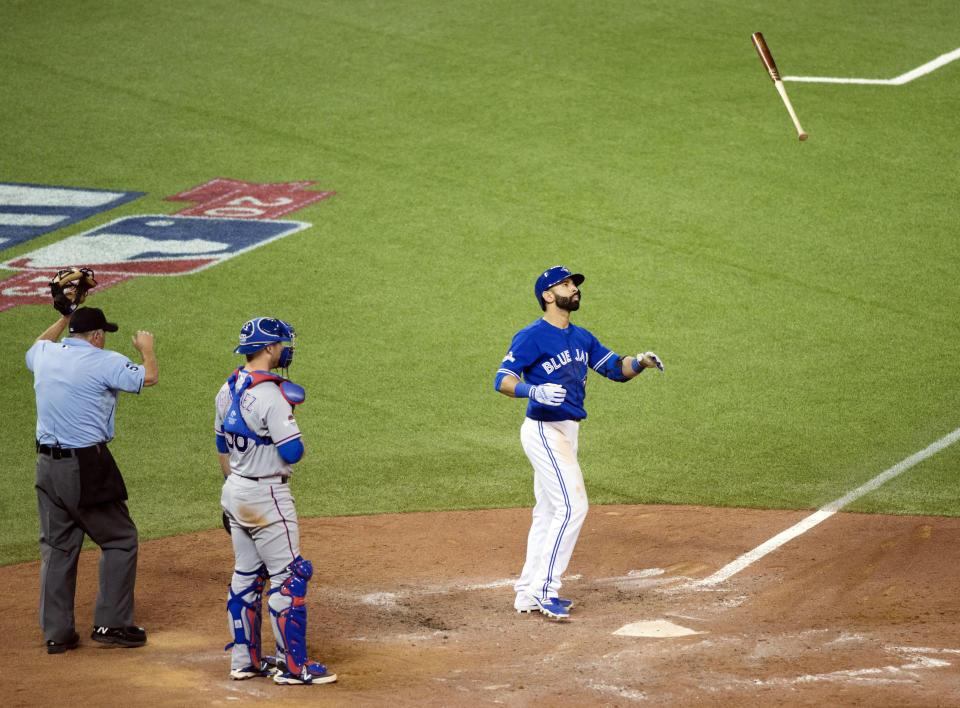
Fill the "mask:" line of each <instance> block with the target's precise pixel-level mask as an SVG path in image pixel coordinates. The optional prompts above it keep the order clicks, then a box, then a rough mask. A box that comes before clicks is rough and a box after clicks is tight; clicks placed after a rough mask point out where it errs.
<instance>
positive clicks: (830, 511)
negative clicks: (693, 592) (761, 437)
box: [694, 428, 960, 587]
mask: <svg viewBox="0 0 960 708" xmlns="http://www.w3.org/2000/svg"><path fill="white" fill-rule="evenodd" d="M957 440H960V428H957V429H956V430H954V431H953V432H952V433H948V434H947V435H944V436H943V437H942V438H940V439H939V440H937V441H936V442H934V443H931V444H930V445H928V446H927V447H925V448H924V449H923V450H921V451H920V452H916V453H914V454H913V455H910V457H908V458H906V459H905V460H902V461H901V462H898V463H897V464H895V465H894V466H893V467H891V468H890V469H888V470H886V471H885V472H881V473H880V474H878V475H877V476H876V477H874V478H873V479H871V480H870V481H869V482H866V483H865V484H862V485H860V486H859V487H857V488H856V489H854V490H852V491H850V492H847V493H846V494H844V495H843V496H842V497H840V498H839V499H836V500H834V501H832V502H830V503H829V504H826V505H824V506H823V507H821V508H820V509H818V510H817V511H815V512H814V513H812V514H811V515H810V516H808V517H807V518H805V519H804V520H803V521H801V522H799V523H797V524H794V525H793V526H791V527H790V528H788V529H787V530H786V531H781V532H780V533H778V534H777V535H776V536H774V537H773V538H771V539H770V540H769V541H765V542H764V543H761V544H760V545H759V546H757V547H756V548H754V549H753V550H752V551H750V552H748V553H744V554H743V555H742V556H740V557H739V558H737V559H736V560H735V561H733V562H732V563H728V564H727V565H725V566H724V567H723V568H721V569H720V570H718V571H717V572H716V573H714V574H713V575H710V576H708V577H706V578H704V579H703V580H699V581H697V582H696V583H694V586H695V587H705V586H710V585H716V584H718V583H722V582H723V581H724V580H727V579H728V578H730V577H731V576H734V575H736V574H737V573H739V572H740V571H741V570H743V569H744V568H746V567H747V566H749V565H751V564H753V562H754V561H757V560H760V559H761V558H763V557H764V556H765V555H767V554H768V553H772V552H773V551H775V550H777V549H778V548H780V546H782V545H783V544H785V543H787V542H788V541H791V540H793V539H794V538H796V537H797V536H799V535H801V534H803V533H806V532H807V531H809V530H810V529H812V528H813V527H814V526H816V525H817V524H819V523H820V522H821V521H825V520H826V519H829V518H830V517H831V516H833V515H834V514H835V513H837V512H838V511H840V509H842V508H843V507H845V506H846V505H847V504H850V503H851V502H853V501H856V500H857V499H859V498H860V497H862V496H863V495H864V494H867V493H868V492H872V491H873V490H874V489H876V488H877V487H879V486H880V485H881V484H883V483H884V482H886V481H887V480H890V479H893V478H894V477H896V476H897V475H899V474H901V473H903V472H905V471H907V470H908V469H910V468H911V467H913V466H914V465H916V464H917V463H918V462H922V461H923V460H925V459H927V458H928V457H930V456H932V455H935V454H937V453H938V452H940V451H941V450H943V449H944V448H946V447H949V446H950V445H952V444H953V443H955V442H956V441H957Z"/></svg>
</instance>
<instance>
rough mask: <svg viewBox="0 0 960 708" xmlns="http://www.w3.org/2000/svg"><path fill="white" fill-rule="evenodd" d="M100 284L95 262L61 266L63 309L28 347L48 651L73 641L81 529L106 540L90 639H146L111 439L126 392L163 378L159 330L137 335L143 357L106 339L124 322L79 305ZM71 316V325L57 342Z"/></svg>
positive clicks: (133, 533) (55, 291) (132, 530)
mask: <svg viewBox="0 0 960 708" xmlns="http://www.w3.org/2000/svg"><path fill="white" fill-rule="evenodd" d="M94 285H96V280H94V277H93V272H92V271H91V270H90V269H89V268H70V269H66V270H61V271H60V272H59V273H57V275H56V276H54V278H53V280H51V281H50V290H51V294H52V296H53V304H54V307H55V308H56V309H57V310H58V311H59V312H60V313H61V314H62V317H60V319H59V320H57V321H56V322H54V323H53V324H52V325H51V326H50V327H48V328H47V329H46V330H45V331H44V332H43V333H42V334H41V335H40V336H39V337H37V339H36V340H35V341H34V343H33V345H32V346H31V347H30V349H29V350H28V351H27V356H26V361H27V368H28V369H30V371H32V372H33V378H34V389H35V391H36V401H37V437H36V447H37V468H36V485H35V486H36V489H37V504H38V508H39V515H40V537H39V541H40V553H41V556H42V559H43V563H42V565H41V566H40V612H39V619H40V627H41V628H42V629H43V634H44V638H45V639H46V646H47V653H48V654H61V653H63V652H66V651H68V650H70V649H76V648H77V646H78V645H79V643H80V635H79V634H77V632H76V629H75V626H74V599H75V598H74V595H75V589H76V581H77V560H78V559H79V556H80V548H81V546H82V545H83V539H84V535H89V536H90V538H91V539H92V540H93V541H94V542H95V543H96V544H97V545H98V546H100V550H101V556H100V585H99V592H98V594H97V604H96V608H95V610H94V627H93V632H92V634H91V635H90V636H91V639H93V640H94V641H95V642H99V643H100V644H103V645H108V646H123V647H139V646H143V645H144V644H145V643H146V641H147V634H146V632H145V631H144V630H143V628H142V627H137V626H136V625H135V624H134V621H133V620H134V581H135V578H136V573H137V550H138V540H137V527H136V526H135V525H134V523H133V520H132V519H131V518H130V513H129V511H128V510H127V505H126V499H127V490H126V487H125V486H124V483H123V477H122V476H121V474H120V470H119V469H118V468H117V463H116V462H115V461H114V459H113V455H112V454H111V453H110V450H109V449H108V448H107V443H109V442H110V441H111V440H113V431H114V414H115V412H116V406H117V397H118V396H119V393H120V391H126V392H128V393H140V392H141V391H142V390H143V388H144V387H145V386H153V385H154V384H155V383H157V379H158V377H159V369H158V365H157V358H156V356H155V355H154V351H153V349H154V339H153V335H152V334H150V333H149V332H145V331H142V330H141V331H138V332H137V333H136V334H134V335H133V336H132V337H131V339H132V340H133V346H134V348H135V349H136V350H137V351H138V352H139V353H140V356H141V357H142V363H140V364H135V363H134V362H132V361H130V359H128V358H127V357H125V356H124V355H123V354H119V353H117V352H114V351H110V350H108V349H106V348H105V344H106V333H107V332H116V331H117V330H118V327H117V325H116V324H114V323H113V322H108V321H107V319H106V317H105V316H104V314H103V311H102V310H100V309H99V308H96V307H80V304H81V303H83V301H84V299H85V298H86V294H87V291H89V289H90V288H92V287H93V286H94ZM68 325H69V327H70V333H69V336H68V337H65V338H64V339H63V341H62V342H59V343H58V340H59V339H60V335H61V334H63V332H64V330H65V329H66V328H67V326H68Z"/></svg>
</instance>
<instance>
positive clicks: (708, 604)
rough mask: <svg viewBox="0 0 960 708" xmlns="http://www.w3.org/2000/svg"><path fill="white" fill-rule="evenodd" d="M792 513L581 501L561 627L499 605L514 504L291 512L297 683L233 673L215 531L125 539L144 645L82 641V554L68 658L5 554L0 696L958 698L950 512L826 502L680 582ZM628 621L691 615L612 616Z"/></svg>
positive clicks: (608, 701)
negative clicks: (306, 682)
mask: <svg viewBox="0 0 960 708" xmlns="http://www.w3.org/2000/svg"><path fill="white" fill-rule="evenodd" d="M807 515H808V513H807V512H777V511H755V510H742V509H725V510H719V509H706V508H699V507H655V506H605V507H593V508H592V509H591V510H590V514H589V515H588V517H587V521H586V524H585V525H584V530H583V533H582V535H581V537H580V542H579V544H578V545H577V549H576V551H575V552H574V556H573V560H572V562H571V565H570V569H569V571H568V574H567V578H566V582H565V584H564V589H563V595H564V596H565V597H569V598H571V599H572V600H574V601H575V603H576V606H575V608H574V609H573V611H572V613H571V614H572V619H571V620H570V621H569V622H566V623H560V622H556V621H551V620H549V619H547V618H545V617H543V616H542V615H518V614H517V613H516V612H514V610H513V607H512V602H513V593H512V588H511V583H512V581H513V579H515V578H516V575H517V573H518V572H519V569H520V565H521V563H522V560H523V555H524V543H525V535H526V530H527V527H528V523H529V517H530V511H529V509H510V510H500V511H475V512H444V513H435V514H402V515H383V516H365V517H353V518H321V519H309V520H305V521H304V522H303V523H302V537H303V540H302V545H303V549H304V555H305V556H306V557H307V558H308V559H310V560H312V561H313V563H314V566H315V568H316V575H315V577H314V581H313V582H311V584H310V586H309V594H308V608H309V627H308V632H307V637H308V645H309V650H310V655H311V658H312V659H314V660H318V661H321V662H323V663H325V664H327V665H328V666H330V668H331V669H332V670H334V671H335V672H336V673H337V674H339V677H340V679H339V681H338V682H337V683H335V684H329V685H323V686H310V687H299V686H276V685H274V684H273V683H272V681H269V680H266V679H251V680H248V681H232V680H230V679H229V677H228V673H227V672H228V658H227V654H226V652H224V651H222V648H223V645H224V644H225V643H226V642H227V641H228V640H229V636H228V630H227V621H226V609H225V596H226V588H227V585H228V583H229V580H230V573H231V563H232V553H231V550H230V544H229V541H228V539H227V536H226V534H224V532H223V531H209V532H204V533H199V534H194V535H190V536H180V537H176V538H170V539H163V540H158V541H149V542H145V543H142V544H141V547H140V563H139V574H138V581H137V622H138V623H140V624H142V625H143V626H144V627H146V628H147V631H148V634H149V640H148V643H147V645H146V646H145V647H143V648H140V649H101V648H99V645H94V643H93V642H92V641H91V640H90V639H89V632H90V627H91V625H92V622H93V602H94V595H95V593H96V580H97V576H96V564H97V560H98V557H99V552H98V551H96V550H94V551H92V552H86V551H85V552H84V553H83V555H82V558H81V568H80V579H79V587H78V593H77V595H78V597H77V599H78V602H77V627H78V631H79V632H80V634H81V644H80V648H79V649H77V650H76V651H71V652H68V653H66V654H60V655H53V656H50V655H48V654H47V653H46V651H45V649H44V647H43V641H42V636H41V634H40V630H39V628H38V626H37V624H36V604H37V596H38V579H39V563H27V564H22V565H18V566H8V567H5V568H0V581H2V585H3V587H4V588H6V597H7V599H6V600H5V601H4V603H3V609H2V611H0V632H2V634H3V636H5V637H7V640H8V641H7V647H8V649H10V650H11V651H12V654H13V657H12V659H13V662H12V666H8V667H7V670H6V671H5V672H4V674H5V675H4V678H3V686H4V696H3V703H4V705H8V706H9V705H17V706H20V705H23V706H27V705H30V706H33V705H66V704H68V703H69V704H73V705H84V706H101V705H103V706H106V705H114V706H115V705H119V704H120V703H122V704H125V705H147V704H149V705H152V706H197V705H223V706H227V705H229V706H233V705H244V704H253V703H257V704H265V705H270V704H274V703H276V704H278V705H279V704H280V703H281V702H283V703H284V704H286V705H290V704H291V701H293V700H296V701H297V703H301V702H302V703H308V704H311V705H346V704H349V705H351V706H375V705H384V704H390V705H392V706H406V705H410V706H413V705H438V706H439V705H444V706H446V705H487V704H491V705H493V704H497V705H513V706H521V705H611V706H627V705H642V704H647V705H658V706H659V705H681V704H689V703H697V704H699V705H744V704H762V705H818V706H819V705H830V706H835V705H897V706H956V705H960V635H958V627H960V588H958V585H960V583H958V569H960V542H958V541H960V519H956V518H940V517H895V516H867V515H856V514H837V515H835V516H833V517H832V518H830V519H829V520H827V521H826V522H824V523H822V524H820V525H819V526H816V527H815V528H813V529H812V530H810V531H808V532H807V533H806V534H804V535H802V536H800V537H799V538H797V539H794V540H793V541H791V542H789V543H788V544H786V545H785V546H783V547H782V548H780V549H779V550H777V551H775V552H774V553H772V554H770V555H768V556H766V557H764V558H761V559H760V560H758V561H757V562H756V563H754V564H753V565H751V566H749V567H748V568H746V569H745V570H744V571H742V572H741V573H739V574H737V575H735V576H733V577H732V578H730V579H729V580H726V581H725V582H723V583H720V584H719V585H717V586H714V587H712V588H710V589H697V588H695V587H693V586H692V585H691V581H693V580H696V579H701V578H704V577H706V576H708V575H710V574H711V573H713V572H714V571H716V570H718V569H719V568H721V567H723V566H725V565H726V564H727V563H729V562H730V561H732V560H733V559H735V558H737V557H738V556H740V555H742V554H743V553H745V552H747V551H750V550H751V549H753V548H755V547H756V546H758V545H759V544H761V543H763V542H764V541H766V540H767V539H769V538H771V537H772V536H774V535H776V534H777V533H779V532H780V531H782V530H784V529H786V528H787V527H789V526H791V525H793V524H794V523H796V522H797V521H799V520H801V519H803V518H805V517H806V516H807ZM640 622H648V623H651V624H649V625H647V628H648V629H652V630H653V631H654V633H656V632H657V631H660V632H663V631H664V630H665V629H668V630H669V629H673V630H674V631H680V630H681V629H682V630H685V631H687V632H694V633H689V634H686V635H684V636H631V635H629V634H626V635H625V634H615V632H617V630H621V629H622V628H624V627H625V626H627V625H631V624H635V623H640ZM674 628H680V629H674ZM264 639H265V645H266V646H269V645H270V643H271V642H272V635H271V633H270V630H269V628H268V627H265V628H264ZM11 669H12V670H11ZM292 694H296V695H292Z"/></svg>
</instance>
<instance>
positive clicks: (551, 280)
mask: <svg viewBox="0 0 960 708" xmlns="http://www.w3.org/2000/svg"><path fill="white" fill-rule="evenodd" d="M567 278H572V279H573V284H574V285H576V286H577V287H578V288H579V287H580V283H582V282H583V281H584V280H585V278H584V277H583V276H582V275H581V274H580V273H571V272H570V269H569V268H567V267H566V266H554V267H553V268H549V269H548V270H545V271H544V272H543V273H541V274H540V277H539V278H537V282H536V284H535V285H534V286H533V292H534V294H535V295H536V296H537V303H538V304H539V305H540V309H541V310H544V311H546V309H547V306H546V304H544V302H543V293H544V292H545V291H547V290H549V289H550V288H552V287H553V286H554V285H556V284H557V283H559V282H560V281H561V280H566V279H567Z"/></svg>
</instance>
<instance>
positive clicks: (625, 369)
mask: <svg viewBox="0 0 960 708" xmlns="http://www.w3.org/2000/svg"><path fill="white" fill-rule="evenodd" d="M653 368H657V369H659V370H660V371H663V362H662V361H660V357H658V356H657V355H656V354H654V353H653V352H642V353H640V354H637V355H636V356H635V357H634V356H625V357H623V358H622V360H621V362H620V373H621V374H623V377H624V379H628V380H629V379H632V378H633V377H634V376H638V375H640V374H642V373H643V370H644V369H653Z"/></svg>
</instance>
